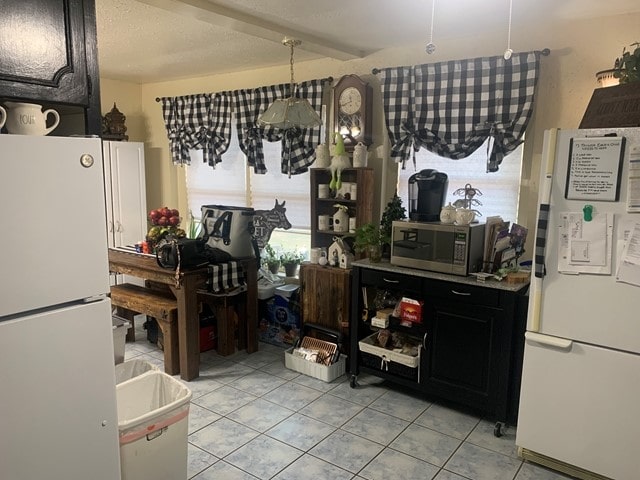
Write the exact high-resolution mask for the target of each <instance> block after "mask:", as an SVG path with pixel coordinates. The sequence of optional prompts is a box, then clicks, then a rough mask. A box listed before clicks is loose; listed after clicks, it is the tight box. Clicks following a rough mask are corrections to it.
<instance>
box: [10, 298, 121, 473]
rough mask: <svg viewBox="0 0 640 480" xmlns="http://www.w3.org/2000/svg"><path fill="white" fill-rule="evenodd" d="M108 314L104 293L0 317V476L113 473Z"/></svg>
mask: <svg viewBox="0 0 640 480" xmlns="http://www.w3.org/2000/svg"><path fill="white" fill-rule="evenodd" d="M110 312H111V307H110V301H109V300H108V299H104V300H101V301H98V302H94V303H89V304H86V305H81V306H78V305H76V306H73V307H66V308H62V309H59V310H51V311H48V312H46V313H40V314H34V315H28V316H25V317H20V318H16V319H13V320H8V321H5V322H0V379H1V387H0V412H1V414H0V478H3V479H25V480H26V479H37V478H41V479H45V478H50V479H94V480H113V479H119V478H120V459H119V446H118V417H117V413H116V388H115V373H114V359H113V334H112V323H111V315H110ZM72 339H73V340H75V341H74V342H73V343H72V342H71V340H72Z"/></svg>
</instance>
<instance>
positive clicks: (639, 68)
mask: <svg viewBox="0 0 640 480" xmlns="http://www.w3.org/2000/svg"><path fill="white" fill-rule="evenodd" d="M631 47H635V48H634V49H633V51H627V48H626V47H624V48H623V49H622V56H621V57H619V58H616V61H615V65H614V67H613V76H614V77H615V78H618V79H620V84H621V85H622V84H625V83H632V82H639V81H640V43H638V42H635V43H632V44H631Z"/></svg>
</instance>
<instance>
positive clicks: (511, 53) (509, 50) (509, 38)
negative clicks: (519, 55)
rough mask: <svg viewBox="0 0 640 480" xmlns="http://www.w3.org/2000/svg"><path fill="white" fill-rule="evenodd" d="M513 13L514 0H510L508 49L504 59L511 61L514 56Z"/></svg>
mask: <svg viewBox="0 0 640 480" xmlns="http://www.w3.org/2000/svg"><path fill="white" fill-rule="evenodd" d="M512 12H513V0H509V31H508V33H507V49H506V50H505V51H504V55H503V56H504V59H505V60H509V59H510V58H511V55H513V50H511V13H512Z"/></svg>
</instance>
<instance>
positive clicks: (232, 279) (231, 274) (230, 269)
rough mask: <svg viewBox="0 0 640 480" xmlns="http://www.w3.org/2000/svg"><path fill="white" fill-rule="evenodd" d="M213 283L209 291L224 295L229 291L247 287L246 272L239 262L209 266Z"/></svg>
mask: <svg viewBox="0 0 640 480" xmlns="http://www.w3.org/2000/svg"><path fill="white" fill-rule="evenodd" d="M209 273H210V274H211V276H210V278H211V282H210V285H209V290H210V291H212V292H214V293H223V292H227V291H229V290H233V289H237V288H239V287H245V288H244V290H246V281H245V276H244V270H243V268H242V267H241V266H240V264H239V263H238V262H227V263H216V264H211V265H209Z"/></svg>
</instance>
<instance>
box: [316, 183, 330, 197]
mask: <svg viewBox="0 0 640 480" xmlns="http://www.w3.org/2000/svg"><path fill="white" fill-rule="evenodd" d="M318 198H329V184H328V183H321V184H320V185H318Z"/></svg>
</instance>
